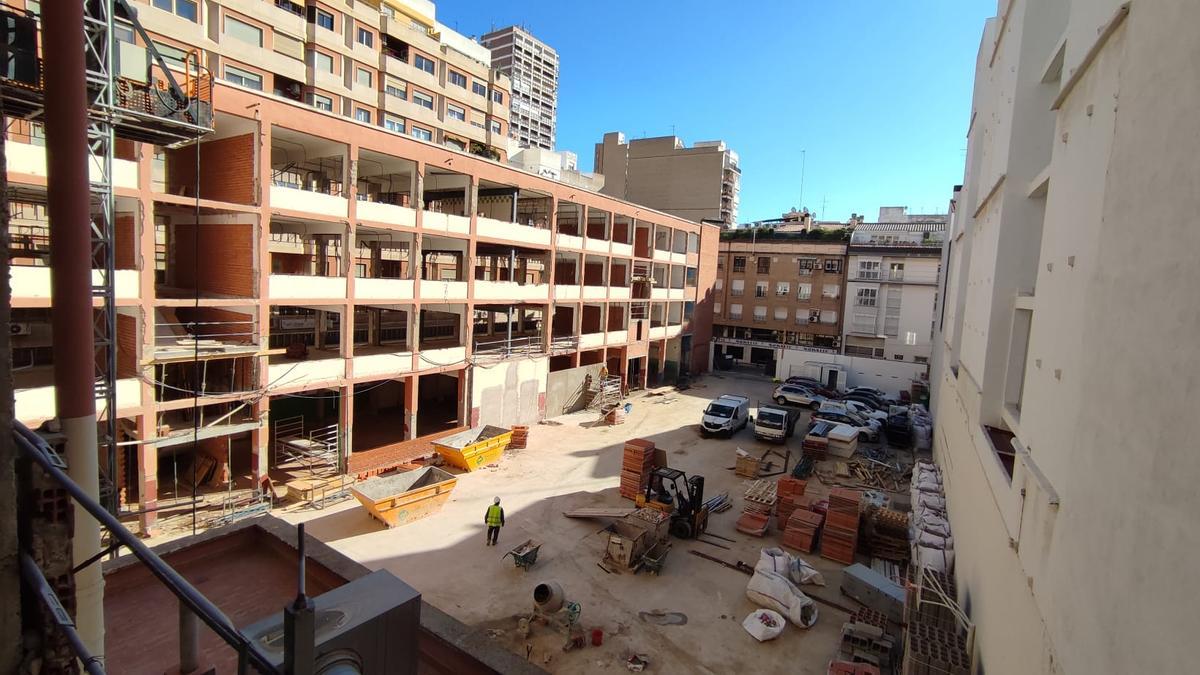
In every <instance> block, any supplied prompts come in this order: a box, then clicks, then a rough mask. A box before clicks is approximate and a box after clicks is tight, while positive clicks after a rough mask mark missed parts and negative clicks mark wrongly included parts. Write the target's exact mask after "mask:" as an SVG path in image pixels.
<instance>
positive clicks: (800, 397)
mask: <svg viewBox="0 0 1200 675" xmlns="http://www.w3.org/2000/svg"><path fill="white" fill-rule="evenodd" d="M771 398H773V399H775V402H776V403H778V404H779V405H788V404H789V403H790V404H792V405H802V406H808V407H810V408H816V407H817V406H819V405H821V403H822V402H824V401H825V397H824V396H822V395H820V394H818V393H817V392H815V391H813V390H812V389H810V388H808V387H802V386H800V385H797V384H781V385H779V386H778V387H776V388H775V393H773V394H771Z"/></svg>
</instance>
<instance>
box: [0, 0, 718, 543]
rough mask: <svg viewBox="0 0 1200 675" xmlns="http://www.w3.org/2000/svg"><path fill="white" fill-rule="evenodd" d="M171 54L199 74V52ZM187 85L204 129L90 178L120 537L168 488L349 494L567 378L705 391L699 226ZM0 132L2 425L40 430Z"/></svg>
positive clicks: (30, 254) (183, 499) (40, 265)
mask: <svg viewBox="0 0 1200 675" xmlns="http://www.w3.org/2000/svg"><path fill="white" fill-rule="evenodd" d="M136 4H137V6H138V8H139V10H141V14H142V15H145V16H146V17H150V16H151V15H157V14H163V13H164V10H161V9H158V8H157V3H156V4H155V5H149V4H146V5H143V4H140V3H136ZM227 4H228V5H229V6H226V5H227ZM238 4H241V3H210V5H211V9H212V10H213V11H214V12H218V13H221V14H222V15H224V16H227V17H228V16H235V15H236V7H235V5H238ZM252 4H255V5H256V6H258V8H257V9H256V10H255V11H256V12H258V13H266V14H273V13H279V14H281V15H282V14H286V15H287V17H285V18H288V17H291V14H289V13H288V12H287V11H286V9H281V8H279V7H275V6H273V5H270V4H262V3H252ZM358 4H363V3H358ZM167 18H168V17H165V16H159V17H158V19H159V20H160V22H165V21H167ZM170 18H171V19H172V20H179V19H180V17H170ZM146 25H147V26H149V27H151V32H150V35H151V37H152V38H153V39H155V40H157V39H158V38H160V37H161V38H162V39H163V41H164V44H166V43H168V42H171V43H172V44H174V42H177V41H178V40H179V39H180V37H179V36H178V35H175V36H167V35H163V34H159V33H156V32H154V29H153V27H154V26H156V25H158V24H155V23H154V22H153V21H147V22H146ZM262 30H263V34H264V36H267V37H268V38H269V37H270V36H272V32H273V29H272V27H271V26H270V25H264V26H263V27H262ZM130 39H131V40H132V41H133V43H137V42H138V41H139V40H141V38H140V37H137V36H134V37H132V38H130ZM181 48H186V49H188V50H191V51H189V52H188V53H189V54H190V55H191V56H190V57H189V58H190V59H191V60H190V61H189V63H193V64H194V63H196V60H197V59H198V60H199V63H201V64H202V66H203V64H208V65H209V66H210V67H212V68H216V67H217V58H218V57H217V52H215V51H208V46H207V43H206V42H204V41H202V40H201V41H199V42H197V43H196V44H182V45H181ZM176 66H178V68H179V71H178V72H177V73H176V74H177V76H178V77H179V78H180V79H183V77H184V70H183V69H184V61H182V60H180V61H179V62H178V63H176V62H174V61H168V67H170V68H175V67H176ZM154 68H157V66H154ZM199 72H200V76H199V77H198V79H199V81H203V82H204V83H206V85H208V86H211V87H212V91H213V96H212V101H213V127H214V129H215V131H213V132H212V133H210V134H208V135H206V136H205V137H204V138H203V139H202V140H200V141H199V142H191V143H184V144H182V145H177V146H176V147H163V146H155V145H150V144H146V143H135V142H133V141H120V142H119V143H118V147H117V151H116V159H115V162H114V167H113V176H114V179H113V189H114V191H115V204H116V210H115V211H116V213H115V233H116V237H115V241H116V244H115V249H116V273H115V275H114V279H115V283H114V286H115V299H116V301H115V305H116V313H117V317H116V322H117V323H116V325H117V331H116V333H117V350H116V351H117V358H116V364H117V367H116V374H117V381H116V409H115V415H116V418H117V442H118V443H119V444H120V445H119V446H118V447H119V451H118V453H117V455H118V456H117V457H116V458H115V461H114V463H113V466H115V471H110V472H108V474H110V475H103V476H102V483H103V484H104V485H106V486H108V488H109V489H110V490H112V491H114V492H115V493H116V495H117V501H118V502H119V504H120V509H121V510H122V512H124V513H129V514H133V513H136V514H137V516H136V520H137V521H139V522H138V526H139V527H140V528H141V531H142V532H143V533H151V532H153V531H154V530H155V525H156V521H157V520H159V519H160V518H163V517H167V516H170V515H172V514H175V513H185V512H188V511H190V509H191V508H192V499H191V496H192V494H193V490H195V491H196V492H197V493H198V494H199V495H201V496H202V497H205V498H207V499H208V501H206V502H205V507H204V508H207V509H208V510H209V515H212V514H213V513H217V514H219V513H220V510H221V508H222V505H223V504H224V503H225V502H227V501H228V500H229V499H230V498H232V497H236V496H237V495H238V494H245V493H246V492H247V491H250V490H252V489H254V488H256V487H260V486H262V485H263V484H264V479H267V478H270V479H271V480H272V481H273V482H274V483H275V485H276V487H277V491H282V486H283V485H287V484H289V483H292V482H294V481H295V480H296V479H298V478H301V477H305V478H307V477H309V476H312V475H339V474H346V473H350V474H354V475H367V474H370V473H375V472H378V471H382V470H386V469H387V468H390V467H394V466H396V465H397V464H399V463H401V462H403V461H404V460H405V459H408V458H411V457H413V456H415V455H416V454H421V453H422V452H424V451H427V450H428V446H427V445H425V446H422V441H421V439H428V438H430V437H431V436H434V435H437V434H445V433H449V432H451V431H453V430H455V429H460V428H462V427H465V426H473V425H478V424H485V423H490V424H504V425H510V424H518V423H529V422H534V421H536V420H538V419H539V418H541V417H542V416H544V415H546V414H547V412H548V411H547V402H546V397H547V392H548V390H549V389H550V385H551V384H553V383H554V382H552V381H557V380H563V381H564V382H565V381H567V380H569V381H570V382H571V383H572V384H571V386H570V387H567V385H566V384H562V383H559V384H557V385H556V386H557V387H559V388H563V387H567V388H577V387H578V384H579V382H581V381H582V371H576V369H578V368H580V367H581V366H588V365H598V364H603V365H605V366H607V368H608V370H609V371H610V372H611V373H612V374H613V375H616V376H619V377H621V378H622V380H623V383H624V385H625V386H626V387H627V388H639V387H644V386H647V385H648V384H651V385H653V384H657V383H659V382H673V381H674V379H675V378H676V377H678V376H679V375H680V374H681V373H687V372H689V371H691V372H698V371H702V370H705V369H706V353H707V342H708V340H709V336H710V328H711V320H710V309H709V307H708V301H709V290H710V288H711V285H712V279H711V278H709V277H707V276H706V275H705V274H704V272H703V270H704V268H705V267H708V268H712V267H715V265H712V264H711V261H712V260H713V259H714V258H715V256H716V242H717V229H716V228H715V227H712V226H701V225H698V224H696V223H692V222H688V221H685V220H682V219H679V218H676V217H673V216H669V215H666V214H663V213H659V212H656V211H652V210H650V209H647V208H645V207H641V206H637V205H633V204H629V203H626V202H622V201H619V200H616V199H613V198H610V197H606V196H604V195H598V194H595V193H590V192H586V191H583V190H579V189H577V188H575V187H571V186H568V185H564V184H562V183H557V182H554V181H551V180H548V179H545V178H542V177H538V176H534V175H532V174H528V173H525V172H522V171H520V170H518V169H514V168H512V167H509V166H507V165H504V164H500V163H497V162H494V161H491V160H489V159H487V158H485V157H480V156H477V155H473V154H469V153H463V152H459V151H457V150H456V149H455V148H448V147H446V146H445V145H441V144H437V143H432V142H426V141H425V140H422V139H418V138H413V137H412V136H410V135H408V134H402V133H396V132H394V131H393V130H391V129H389V128H387V127H385V126H378V125H374V124H365V123H362V122H360V121H357V120H355V119H354V118H352V117H347V116H343V115H339V114H337V111H329V110H324V109H321V108H320V107H314V106H312V105H305V104H304V103H303V102H301V101H296V100H293V99H292V98H290V97H288V96H283V95H279V94H272V93H270V92H272V91H273V90H272V87H270V86H266V87H264V88H263V90H262V91H258V90H256V89H255V88H253V87H246V86H238V85H237V84H236V83H231V82H229V81H228V80H224V81H223V80H218V79H217V78H215V77H209V76H208V74H207V72H205V71H204V69H203V67H201V68H200V69H199ZM215 72H217V71H216V70H214V71H213V73H215ZM381 86H382V85H381ZM381 91H382V89H381ZM5 122H6V124H5V135H6V136H5V138H6V143H7V158H8V179H9V183H10V188H11V191H12V196H13V197H12V211H13V233H14V236H13V238H12V241H11V245H10V253H11V255H12V256H13V265H14V266H13V268H12V285H13V295H14V299H13V307H14V310H13V336H12V337H13V340H12V345H13V346H12V352H13V358H14V359H15V362H16V364H17V366H18V368H17V370H18V372H17V374H16V375H17V383H16V388H15V392H16V393H15V396H16V416H17V419H19V420H20V421H22V422H24V423H26V424H27V425H29V426H30V427H37V426H38V425H41V424H42V423H44V422H46V421H48V420H51V419H53V418H54V417H55V398H54V387H53V380H52V377H51V371H52V366H51V363H52V361H53V358H54V355H53V351H52V349H51V348H50V344H51V343H50V338H51V329H50V323H49V308H50V306H51V302H52V298H51V297H50V277H49V257H48V253H49V250H50V243H49V239H48V236H47V231H48V230H47V224H48V221H47V218H46V212H45V204H46V164H45V162H46V159H45V148H44V147H43V145H44V143H43V134H42V129H41V125H40V124H39V123H38V122H37V121H36V120H34V121H26V120H22V119H15V118H10V119H7V120H5ZM706 261H707V262H706ZM698 271H699V272H698ZM564 372H567V373H568V375H558V374H559V373H564ZM575 372H578V373H580V374H579V375H573V374H571V373H575ZM571 378H574V379H571ZM576 380H579V382H576ZM569 405H570V402H566V403H562V402H557V403H555V407H554V408H552V410H551V411H549V412H550V414H557V413H558V412H561V411H562V410H563V409H565V406H569ZM193 434H195V435H196V436H197V437H198V442H197V443H196V444H195V446H194V448H195V449H194V450H193V442H192V439H193ZM101 464H102V466H107V464H106V462H103V461H102V462H101ZM306 489H307V488H303V487H301V488H297V490H296V496H299V497H301V498H312V497H313V495H312V494H311V493H306V492H305V490H306ZM189 520H190V519H189ZM131 521H132V517H131Z"/></svg>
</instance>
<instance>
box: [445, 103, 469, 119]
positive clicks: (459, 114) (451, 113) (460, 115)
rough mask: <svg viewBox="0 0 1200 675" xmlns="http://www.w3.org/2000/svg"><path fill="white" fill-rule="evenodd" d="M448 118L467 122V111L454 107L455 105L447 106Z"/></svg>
mask: <svg viewBox="0 0 1200 675" xmlns="http://www.w3.org/2000/svg"><path fill="white" fill-rule="evenodd" d="M446 117H450V118H452V119H456V120H458V121H459V122H466V121H467V111H466V110H463V109H462V108H460V107H458V106H456V105H454V104H453V103H447V104H446Z"/></svg>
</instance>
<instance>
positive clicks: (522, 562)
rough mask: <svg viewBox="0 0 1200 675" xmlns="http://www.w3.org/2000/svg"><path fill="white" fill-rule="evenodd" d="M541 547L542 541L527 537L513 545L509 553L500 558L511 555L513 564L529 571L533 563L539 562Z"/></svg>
mask: <svg viewBox="0 0 1200 675" xmlns="http://www.w3.org/2000/svg"><path fill="white" fill-rule="evenodd" d="M540 548H542V543H541V542H539V541H534V540H532V539H526V540H525V541H524V542H522V543H520V544H517V545H516V546H515V547H513V548H512V550H510V551H509V552H508V553H505V554H504V555H502V556H500V559H501V560H504V559H505V558H507V557H508V556H510V555H511V556H512V558H513V564H514V565H516V566H517V567H520V568H521V569H523V570H525V571H526V572H528V571H529V568H530V567H533V564H534V563H535V562H537V557H538V549H540Z"/></svg>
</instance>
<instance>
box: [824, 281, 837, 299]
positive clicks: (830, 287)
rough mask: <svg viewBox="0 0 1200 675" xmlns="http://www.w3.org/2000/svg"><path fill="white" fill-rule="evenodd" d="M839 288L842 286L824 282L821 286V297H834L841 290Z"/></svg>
mask: <svg viewBox="0 0 1200 675" xmlns="http://www.w3.org/2000/svg"><path fill="white" fill-rule="evenodd" d="M841 288H842V287H841V286H839V285H837V284H825V285H824V286H823V287H822V288H821V297H822V298H836V297H837V296H838V294H839V293H840V292H841Z"/></svg>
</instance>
